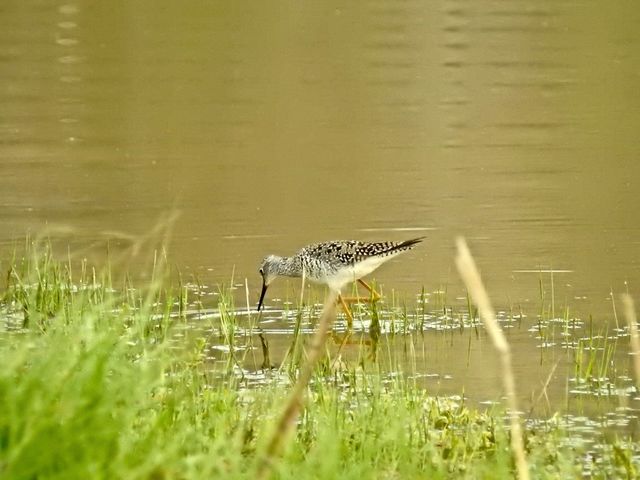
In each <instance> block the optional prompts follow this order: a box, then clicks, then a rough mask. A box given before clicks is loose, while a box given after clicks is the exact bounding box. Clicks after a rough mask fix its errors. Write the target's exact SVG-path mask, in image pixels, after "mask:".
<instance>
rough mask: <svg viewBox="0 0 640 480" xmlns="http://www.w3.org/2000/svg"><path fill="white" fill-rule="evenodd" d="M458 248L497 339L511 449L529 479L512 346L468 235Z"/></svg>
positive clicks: (523, 475) (461, 266)
mask: <svg viewBox="0 0 640 480" xmlns="http://www.w3.org/2000/svg"><path fill="white" fill-rule="evenodd" d="M456 243H457V247H458V255H457V256H456V266H457V267H458V272H460V276H461V277H462V280H463V281H464V283H465V285H466V286H467V289H468V290H469V292H470V293H471V297H472V298H473V300H474V302H475V303H476V305H477V306H478V311H479V313H480V317H482V320H483V321H484V325H485V328H486V329H487V332H488V333H489V336H490V337H491V340H492V341H493V345H494V346H495V347H496V350H498V353H499V354H500V359H501V361H502V370H503V376H502V378H503V382H504V389H505V393H506V394H507V402H508V405H509V410H510V411H509V419H510V421H511V449H512V450H513V452H512V453H513V455H514V459H515V462H516V468H517V470H518V478H520V480H528V479H529V466H528V465H527V457H526V454H525V451H524V443H523V440H522V429H521V426H520V418H519V416H518V405H517V401H516V388H515V379H514V377H513V370H512V368H511V348H510V347H509V343H508V342H507V339H506V338H505V336H504V334H503V333H502V329H501V328H500V325H499V324H498V320H496V315H495V312H494V310H493V307H492V306H491V301H490V300H489V295H488V294H487V291H486V289H485V288H484V285H483V284H482V279H481V278H480V273H479V272H478V269H477V267H476V264H475V262H474V260H473V257H472V256H471V252H470V251H469V247H467V243H466V242H465V240H464V238H462V237H459V238H458V239H457V241H456Z"/></svg>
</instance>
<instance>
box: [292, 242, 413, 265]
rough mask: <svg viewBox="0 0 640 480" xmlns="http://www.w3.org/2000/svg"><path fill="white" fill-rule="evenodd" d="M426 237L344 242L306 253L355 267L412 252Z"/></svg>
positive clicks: (314, 247) (322, 245)
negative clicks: (373, 260) (378, 258)
mask: <svg viewBox="0 0 640 480" xmlns="http://www.w3.org/2000/svg"><path fill="white" fill-rule="evenodd" d="M423 238H424V237H419V238H413V239H411V240H405V241H403V242H359V241H356V240H342V241H332V242H324V243H317V244H315V245H309V246H308V247H306V248H304V249H303V250H304V251H305V253H307V254H309V255H311V256H313V257H315V258H317V259H322V260H323V261H325V262H327V263H329V264H334V265H335V264H340V265H354V264H355V263H358V262H361V261H363V260H366V259H367V258H371V257H380V258H383V257H387V256H389V255H394V254H397V253H400V252H403V251H405V250H410V249H411V248H413V246H414V245H415V244H417V243H420V242H421V241H422V240H423Z"/></svg>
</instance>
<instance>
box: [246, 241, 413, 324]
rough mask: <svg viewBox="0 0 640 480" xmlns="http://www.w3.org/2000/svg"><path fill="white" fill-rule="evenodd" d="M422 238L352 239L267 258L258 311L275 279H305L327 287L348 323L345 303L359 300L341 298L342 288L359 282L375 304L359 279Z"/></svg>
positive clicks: (373, 294) (376, 296)
mask: <svg viewBox="0 0 640 480" xmlns="http://www.w3.org/2000/svg"><path fill="white" fill-rule="evenodd" d="M423 238H424V237H419V238H412V239H411V240H405V241H404V242H375V243H368V242H358V241H355V240H343V241H331V242H324V243H315V244H312V245H307V246H306V247H304V248H302V249H301V250H300V251H299V252H298V253H296V254H295V255H293V256H291V257H279V256H277V255H269V256H268V257H266V258H265V259H264V260H263V261H262V265H261V266H260V275H262V292H261V293H260V301H259V302H258V310H260V308H261V307H262V304H263V301H264V296H265V293H266V292H267V288H268V287H269V285H270V284H271V282H273V280H274V279H275V278H276V277H279V276H286V277H302V276H303V272H304V277H305V278H306V279H309V280H310V281H312V282H314V283H320V284H324V285H327V286H328V287H329V288H330V289H331V290H333V291H334V292H336V293H337V294H338V301H339V302H340V304H341V305H342V308H343V310H344V312H345V314H346V315H347V319H348V322H349V324H351V322H352V320H353V316H352V315H351V312H350V310H349V308H348V307H347V305H346V303H347V302H353V301H359V300H361V299H359V298H357V297H356V298H343V297H342V295H341V291H342V288H343V287H344V286H345V285H347V284H349V283H353V282H356V281H357V282H358V283H360V284H361V285H362V286H363V287H365V288H366V289H367V290H368V291H369V293H370V295H371V296H370V298H369V300H372V301H376V300H377V299H379V298H380V295H379V294H378V293H377V292H376V291H375V290H373V289H372V288H371V287H370V286H369V285H367V283H366V282H364V281H363V280H362V277H364V276H366V275H368V274H370V273H371V272H373V271H374V270H375V269H376V268H378V267H379V266H380V265H382V264H383V263H385V262H387V261H389V260H391V259H392V258H393V257H395V256H396V255H398V254H400V253H402V252H405V251H407V250H409V249H411V248H413V246H414V245H415V244H417V243H419V242H421V241H422V239H423Z"/></svg>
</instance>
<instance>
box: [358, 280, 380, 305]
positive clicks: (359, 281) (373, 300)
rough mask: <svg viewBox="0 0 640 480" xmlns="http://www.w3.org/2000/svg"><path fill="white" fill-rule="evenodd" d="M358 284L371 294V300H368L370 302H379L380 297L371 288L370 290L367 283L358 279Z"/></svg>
mask: <svg viewBox="0 0 640 480" xmlns="http://www.w3.org/2000/svg"><path fill="white" fill-rule="evenodd" d="M358 283H359V284H360V285H362V286H363V287H364V288H366V289H367V290H368V291H369V293H370V294H371V298H370V299H369V300H371V301H372V302H377V301H378V300H380V298H381V295H380V294H379V293H378V292H376V291H375V290H374V289H373V288H371V287H370V286H369V285H368V284H367V282H365V281H364V280H362V279H361V278H359V279H358Z"/></svg>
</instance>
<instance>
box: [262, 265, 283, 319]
mask: <svg viewBox="0 0 640 480" xmlns="http://www.w3.org/2000/svg"><path fill="white" fill-rule="evenodd" d="M281 261H282V258H281V257H278V256H277V255H269V256H267V257H265V259H264V260H262V264H261V265H260V270H259V272H260V275H262V292H261V293H260V301H259V302H258V311H259V310H260V308H261V307H262V301H263V300H264V295H265V293H267V288H268V287H269V285H270V284H271V282H273V280H274V279H275V278H276V277H277V276H278V273H277V271H278V269H277V267H278V265H279V264H280V262H281Z"/></svg>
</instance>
